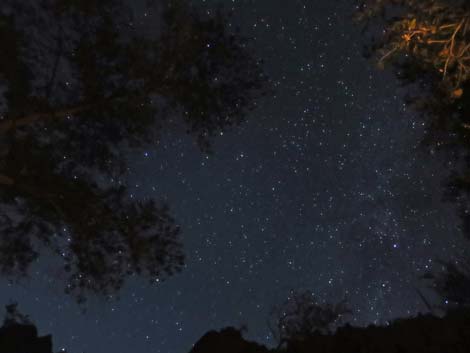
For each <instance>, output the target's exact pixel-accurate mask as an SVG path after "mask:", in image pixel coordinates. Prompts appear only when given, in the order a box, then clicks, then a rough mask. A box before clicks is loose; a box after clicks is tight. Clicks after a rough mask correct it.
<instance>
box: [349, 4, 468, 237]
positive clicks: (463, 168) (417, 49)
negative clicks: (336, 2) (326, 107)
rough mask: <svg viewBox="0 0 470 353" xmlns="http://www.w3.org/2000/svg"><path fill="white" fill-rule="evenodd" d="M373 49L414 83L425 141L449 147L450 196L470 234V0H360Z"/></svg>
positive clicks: (413, 99) (412, 101) (411, 100)
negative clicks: (469, 0)
mask: <svg viewBox="0 0 470 353" xmlns="http://www.w3.org/2000/svg"><path fill="white" fill-rule="evenodd" d="M358 18H359V19H360V20H362V21H363V23H364V24H365V26H364V30H365V33H366V37H367V38H368V39H367V44H366V47H367V54H368V55H372V56H374V57H375V58H376V59H377V62H378V64H379V66H384V65H387V64H388V66H389V67H391V68H392V69H393V71H394V72H395V73H396V74H397V77H398V78H399V79H400V80H401V81H402V82H403V83H404V84H406V85H408V87H409V90H408V95H407V98H406V99H407V103H408V104H409V105H410V106H412V107H413V108H414V109H415V111H416V112H418V113H420V114H421V116H422V118H423V119H424V121H425V123H426V131H425V132H426V134H425V137H424V139H423V145H425V146H428V148H429V149H430V150H431V151H445V153H446V155H447V156H448V159H447V161H446V165H445V168H446V169H447V170H448V171H449V180H448V181H447V182H446V193H445V197H446V199H447V200H449V201H452V202H455V204H456V205H457V207H458V212H459V215H460V216H461V219H462V229H463V232H464V234H465V235H466V236H467V237H470V208H469V204H470V114H469V113H470V3H469V2H468V1H464V0H420V1H418V0H368V1H362V2H361V3H360V6H359V11H358Z"/></svg>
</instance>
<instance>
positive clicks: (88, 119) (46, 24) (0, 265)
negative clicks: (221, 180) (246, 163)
mask: <svg viewBox="0 0 470 353" xmlns="http://www.w3.org/2000/svg"><path fill="white" fill-rule="evenodd" d="M128 5H130V2H129V1H120V0H102V1H89V0H80V1H75V0H73V1H69V0H67V1H65V0H33V1H16V0H3V1H2V2H1V4H0V51H1V52H2V53H4V54H3V55H1V56H0V210H1V213H0V232H1V237H0V271H1V273H3V274H6V275H9V276H14V277H16V276H24V275H26V274H27V272H28V269H29V267H30V265H31V264H32V263H33V262H34V261H35V260H36V259H37V258H38V256H39V254H40V247H41V246H45V247H47V248H50V249H52V250H53V251H54V252H55V253H56V254H57V255H58V256H59V257H60V258H62V260H63V263H64V270H65V271H67V272H68V273H69V278H68V281H67V284H66V289H67V291H68V292H70V293H72V294H74V295H77V296H78V298H79V299H83V298H84V294H86V293H87V292H95V293H102V294H108V293H111V292H114V291H117V290H118V289H119V288H120V287H121V286H122V284H123V283H124V280H125V278H126V277H127V276H129V275H134V274H141V275H144V276H146V277H147V278H149V279H150V280H151V281H155V280H158V281H159V280H161V279H164V278H165V277H166V276H168V275H171V274H173V273H175V272H178V271H180V270H181V268H182V265H183V261H184V256H183V253H182V248H181V244H180V241H179V227H178V226H177V224H176V223H175V221H174V219H173V218H172V217H171V215H170V212H169V209H168V206H167V205H165V204H162V203H157V202H155V201H154V200H144V201H139V200H135V199H133V198H131V197H129V193H128V192H127V186H126V171H127V165H126V158H125V157H126V151H128V150H129V148H136V147H142V146H145V145H146V144H152V143H155V142H156V141H158V138H159V134H161V133H162V131H164V127H165V124H166V123H167V122H169V121H170V120H174V119H176V118H179V119H181V120H182V121H183V122H184V124H185V125H186V127H187V131H188V133H189V134H191V135H192V136H194V137H195V138H196V140H197V142H198V144H199V146H200V147H201V148H202V149H203V150H209V149H210V138H211V137H212V136H214V135H215V134H218V133H220V132H221V131H224V130H226V129H228V128H231V127H233V126H236V125H237V124H239V123H240V122H242V121H243V120H244V118H245V116H246V114H247V112H248V111H250V110H251V109H252V108H253V107H254V106H255V104H256V103H255V100H256V98H257V97H259V96H260V95H261V94H262V92H263V88H264V87H265V82H266V79H265V77H264V75H263V73H262V71H261V68H260V63H259V61H258V60H256V59H255V58H254V57H253V56H252V54H251V53H250V52H249V49H248V45H247V41H246V40H245V39H244V38H243V37H241V36H240V35H239V34H237V33H232V32H231V31H229V30H228V29H227V26H226V21H227V15H226V14H224V13H223V12H221V11H218V12H212V13H211V14H210V15H209V14H207V13H206V12H202V11H198V10H196V9H194V8H192V7H190V6H189V4H188V3H187V2H186V1H184V0H174V1H171V0H159V1H154V2H153V5H152V6H153V7H151V8H150V9H149V11H150V12H151V13H153V16H154V19H153V20H154V21H153V22H154V23H155V25H154V26H153V27H152V28H150V29H148V28H143V27H139V26H137V25H136V24H135V19H134V18H133V15H132V13H133V12H132V9H131V8H130V7H129V6H128ZM149 6H150V5H149ZM64 229H65V231H64Z"/></svg>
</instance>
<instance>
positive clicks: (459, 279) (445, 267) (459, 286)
mask: <svg viewBox="0 0 470 353" xmlns="http://www.w3.org/2000/svg"><path fill="white" fill-rule="evenodd" d="M439 263H440V265H441V267H442V271H440V272H432V273H431V272H430V273H427V274H425V275H424V276H423V277H424V278H425V279H430V280H431V281H432V282H431V285H430V287H431V288H433V289H434V290H435V291H436V293H437V294H439V296H440V297H441V298H442V299H443V301H444V303H445V304H444V305H441V308H443V309H444V310H448V309H449V308H450V309H452V308H454V307H455V306H457V307H470V259H469V258H466V259H464V260H463V261H457V262H450V261H439Z"/></svg>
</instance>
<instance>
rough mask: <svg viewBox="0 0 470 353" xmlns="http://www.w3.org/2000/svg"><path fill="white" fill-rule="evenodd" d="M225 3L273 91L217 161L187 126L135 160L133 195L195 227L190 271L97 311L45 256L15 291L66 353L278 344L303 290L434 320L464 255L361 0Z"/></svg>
mask: <svg viewBox="0 0 470 353" xmlns="http://www.w3.org/2000/svg"><path fill="white" fill-rule="evenodd" d="M195 2H196V1H195ZM221 2H223V1H222V0H220V1H219V3H221ZM197 3H206V4H205V6H207V8H208V9H211V8H214V4H216V3H217V1H215V0H214V1H211V2H209V1H202V0H200V1H198V2H197ZM225 5H226V7H233V9H234V17H233V18H232V22H231V25H232V26H233V27H234V28H235V27H236V26H240V29H241V32H242V33H243V34H244V35H246V36H248V37H252V38H253V41H252V43H251V46H252V47H253V51H254V53H255V55H256V56H257V57H259V58H262V59H263V60H264V62H265V64H264V67H265V70H266V72H267V74H268V75H269V77H270V78H271V80H272V83H273V85H274V87H275V90H274V93H272V94H270V95H268V96H267V97H265V98H263V99H262V100H260V101H259V102H258V103H257V104H258V108H257V109H256V110H255V111H253V112H252V113H251V114H250V115H249V116H248V119H247V120H248V121H247V122H246V123H244V124H243V125H242V126H240V127H238V128H234V129H233V131H231V132H229V133H225V134H224V135H223V136H218V137H216V138H215V140H214V146H213V147H214V148H213V149H214V154H212V155H206V154H204V153H202V152H201V151H200V150H199V149H198V147H197V146H196V145H195V143H194V140H193V139H192V138H191V137H190V136H185V135H184V134H183V133H181V131H180V128H179V127H178V126H177V124H175V125H174V126H171V127H170V128H169V129H167V130H164V131H163V132H162V136H161V140H160V141H159V144H158V146H151V147H149V148H148V149H146V150H144V151H142V150H139V151H134V152H132V153H130V154H129V161H130V166H131V169H130V183H131V185H132V186H133V187H132V189H133V192H134V197H137V198H142V197H155V198H156V199H165V200H167V201H168V203H169V204H170V205H171V208H172V211H173V215H174V216H175V218H176V219H177V221H178V223H179V224H180V225H181V227H182V230H183V239H182V240H183V244H184V247H185V252H186V255H187V262H186V266H185V269H184V270H183V272H182V273H181V274H179V275H176V276H174V277H172V278H170V279H169V280H167V281H166V282H163V283H161V284H158V285H155V286H149V285H148V284H147V282H145V281H143V280H139V279H133V280H131V281H130V282H129V284H128V285H127V286H126V287H125V288H124V290H123V291H122V292H121V298H120V299H119V300H112V301H109V302H105V301H104V300H103V299H96V298H95V299H91V300H90V301H89V303H88V306H87V312H86V313H84V314H82V313H81V310H80V307H79V306H78V305H77V304H75V302H74V301H73V299H72V298H70V297H67V296H66V295H64V294H63V293H62V290H63V280H62V279H61V278H57V275H56V272H55V270H54V264H53V262H52V261H50V260H49V259H48V258H47V256H46V258H45V259H43V260H41V262H40V263H39V264H38V265H37V266H35V267H34V268H33V272H32V275H31V279H30V280H29V281H24V282H22V283H20V284H19V285H13V286H11V285H8V284H7V282H6V281H3V282H2V291H1V293H0V299H1V302H2V303H7V302H8V301H9V300H10V299H12V300H15V301H18V303H19V307H20V310H21V311H23V312H25V313H27V314H29V315H30V316H31V317H32V319H33V320H34V322H35V323H36V324H37V326H38V328H39V331H40V333H41V334H46V333H51V334H53V339H54V350H55V351H57V350H58V349H60V348H62V347H66V348H67V349H68V351H69V352H70V353H82V352H85V353H94V352H96V353H98V352H113V353H125V352H139V353H147V352H162V353H163V352H165V353H166V352H171V353H185V352H188V351H189V350H190V348H191V346H192V344H193V343H195V342H196V341H197V339H198V338H199V337H200V336H202V335H203V334H204V333H205V332H207V331H208V330H210V329H219V328H222V327H224V326H229V325H231V326H236V327H240V326H241V325H246V326H247V328H248V332H247V334H246V336H247V337H248V338H250V339H254V340H257V341H259V342H262V343H266V344H272V341H271V338H270V336H269V331H268V329H267V325H266V319H267V316H268V311H269V309H270V307H271V306H272V305H275V304H279V303H281V302H282V301H283V300H284V299H285V298H286V297H287V295H288V293H289V291H290V290H291V289H308V290H312V291H313V292H314V293H315V294H316V295H317V297H318V298H319V300H328V301H331V302H335V301H338V300H341V299H343V298H347V300H348V302H349V303H350V305H351V307H352V308H353V311H354V314H353V315H352V317H351V321H352V322H353V323H354V324H356V325H364V324H367V323H371V322H372V323H385V322H386V321H387V320H390V319H393V318H397V317H403V316H409V315H415V314H416V313H418V312H425V311H426V307H425V306H424V304H423V302H422V301H421V300H420V298H419V297H418V295H417V294H416V292H415V288H424V287H425V286H426V283H424V282H423V281H422V280H419V278H418V277H419V276H420V275H422V274H423V273H424V272H425V271H427V270H429V269H432V268H434V267H435V265H434V262H435V260H436V259H437V258H438V257H440V258H442V259H453V258H454V257H455V256H458V255H459V252H463V246H462V239H461V234H460V231H459V220H458V219H457V218H456V216H455V210H454V208H453V206H452V205H451V204H446V203H444V202H442V183H443V180H444V178H445V176H446V166H445V164H444V162H443V161H444V158H445V157H444V156H440V155H439V154H435V153H432V151H428V150H426V149H424V148H422V147H420V146H419V141H420V139H421V137H422V135H423V129H424V127H423V123H422V121H421V120H420V118H418V117H417V116H415V115H414V114H413V112H412V111H410V110H409V109H407V107H406V106H405V105H404V100H403V95H404V93H405V90H404V88H401V87H400V86H399V84H398V82H397V81H396V80H395V79H394V77H393V75H392V74H391V73H388V72H386V71H382V72H381V71H378V70H377V69H376V68H375V67H374V65H373V64H372V62H371V61H368V60H366V59H364V58H363V57H362V46H363V39H362V38H361V34H360V28H359V27H358V26H356V25H355V24H353V22H352V14H353V11H354V1H352V0H310V1H301V0H296V1H294V0H292V1H287V0H252V1H245V0H232V1H228V0H226V1H225ZM138 11H139V12H138V16H139V19H141V21H144V22H146V23H147V22H148V21H151V14H145V12H144V10H141V9H140V8H139V9H138ZM149 18H150V20H149ZM423 292H424V293H425V295H426V296H427V297H428V298H429V300H431V301H436V300H441V299H439V298H436V297H435V296H433V293H432V292H431V291H429V290H426V289H424V290H423Z"/></svg>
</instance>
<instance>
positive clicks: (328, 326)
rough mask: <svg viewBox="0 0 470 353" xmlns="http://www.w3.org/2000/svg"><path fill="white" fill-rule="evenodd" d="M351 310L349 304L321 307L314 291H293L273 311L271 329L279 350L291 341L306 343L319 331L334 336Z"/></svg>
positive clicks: (324, 305)
mask: <svg viewBox="0 0 470 353" xmlns="http://www.w3.org/2000/svg"><path fill="white" fill-rule="evenodd" d="M350 313H351V310H350V309H349V308H348V306H347V305H346V302H345V301H341V302H340V303H338V304H328V303H326V304H320V303H318V302H317V301H316V300H315V297H314V295H313V293H312V292H310V291H292V292H291V294H290V296H289V297H288V298H287V299H286V300H285V301H284V302H283V303H282V304H281V305H278V306H274V307H273V308H272V309H271V312H270V315H269V318H268V327H269V329H270V331H271V334H272V335H273V337H274V338H275V339H276V340H277V342H278V347H281V345H283V344H285V343H289V342H290V341H302V340H305V339H306V338H308V337H310V336H311V335H312V334H313V333H315V332H317V331H318V332H320V333H330V332H331V330H332V329H333V327H334V326H335V325H338V324H339V323H341V320H342V318H343V317H344V316H345V315H347V314H350Z"/></svg>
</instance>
